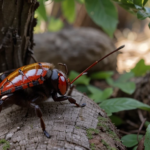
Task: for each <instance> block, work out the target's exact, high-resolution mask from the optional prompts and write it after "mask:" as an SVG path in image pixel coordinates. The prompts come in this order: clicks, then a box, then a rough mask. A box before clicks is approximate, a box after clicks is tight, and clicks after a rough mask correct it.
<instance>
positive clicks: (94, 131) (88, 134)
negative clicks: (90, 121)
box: [86, 128, 99, 139]
mask: <svg viewBox="0 0 150 150" xmlns="http://www.w3.org/2000/svg"><path fill="white" fill-rule="evenodd" d="M86 133H87V137H88V139H92V138H93V134H98V133H99V130H98V129H93V128H89V129H87V130H86Z"/></svg>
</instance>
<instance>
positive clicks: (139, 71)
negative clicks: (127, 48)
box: [131, 59, 150, 76]
mask: <svg viewBox="0 0 150 150" xmlns="http://www.w3.org/2000/svg"><path fill="white" fill-rule="evenodd" d="M149 70H150V66H149V65H145V60H144V59H141V60H140V61H139V62H138V63H137V64H136V66H135V67H134V68H133V69H132V70H131V71H132V72H133V73H134V75H135V76H142V75H144V74H146V73H147V71H149Z"/></svg>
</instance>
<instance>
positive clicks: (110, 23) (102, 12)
mask: <svg viewBox="0 0 150 150" xmlns="http://www.w3.org/2000/svg"><path fill="white" fill-rule="evenodd" d="M85 7H86V10H87V12H88V14H89V16H90V17H91V18H92V20H93V21H94V22H95V23H96V24H97V25H99V26H100V27H102V29H103V30H104V31H105V32H106V33H107V34H108V35H109V36H111V37H112V36H113V33H114V31H115V30H116V27H117V23H118V16H117V10H116V8H115V6H114V4H113V3H112V2H111V1H110V0H85Z"/></svg>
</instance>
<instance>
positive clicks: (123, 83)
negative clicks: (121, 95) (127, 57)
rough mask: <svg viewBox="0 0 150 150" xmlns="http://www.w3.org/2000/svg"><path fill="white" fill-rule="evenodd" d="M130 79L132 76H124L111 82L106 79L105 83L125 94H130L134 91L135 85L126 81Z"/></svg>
mask: <svg viewBox="0 0 150 150" xmlns="http://www.w3.org/2000/svg"><path fill="white" fill-rule="evenodd" d="M130 77H132V74H125V75H122V76H121V77H120V78H119V79H118V80H116V81H113V80H112V79H111V78H108V79H106V81H107V83H108V84H109V85H111V86H113V87H117V88H119V89H121V90H122V91H123V92H125V93H127V94H132V93H133V92H134V91H135V89H136V85H135V83H134V82H130V81H127V79H129V78H130ZM123 79H124V80H123Z"/></svg>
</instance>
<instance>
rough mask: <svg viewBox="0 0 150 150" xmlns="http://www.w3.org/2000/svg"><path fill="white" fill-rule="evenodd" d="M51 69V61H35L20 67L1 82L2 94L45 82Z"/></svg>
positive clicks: (0, 90) (0, 93) (0, 91)
mask: <svg viewBox="0 0 150 150" xmlns="http://www.w3.org/2000/svg"><path fill="white" fill-rule="evenodd" d="M49 69H51V70H52V69H53V65H52V64H50V63H34V64H30V65H27V66H23V67H20V68H18V69H17V70H15V71H14V72H12V73H11V74H9V75H8V76H7V77H6V78H5V79H4V80H3V81H2V82H1V83H0V96H1V95H5V94H8V93H13V92H15V91H17V90H21V89H26V88H28V87H33V86H36V85H38V84H43V82H44V77H45V75H46V74H47V71H48V70H49Z"/></svg>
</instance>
